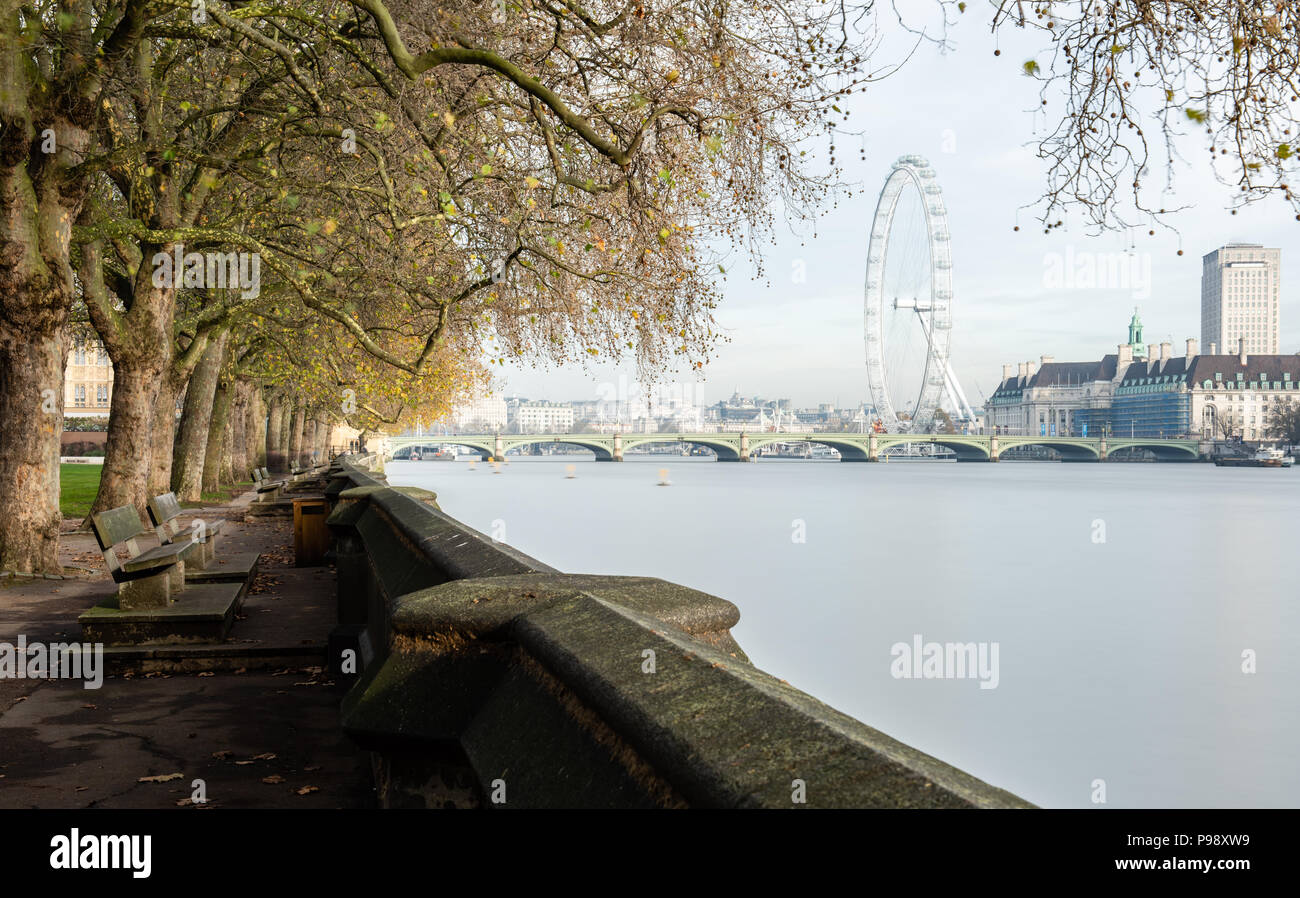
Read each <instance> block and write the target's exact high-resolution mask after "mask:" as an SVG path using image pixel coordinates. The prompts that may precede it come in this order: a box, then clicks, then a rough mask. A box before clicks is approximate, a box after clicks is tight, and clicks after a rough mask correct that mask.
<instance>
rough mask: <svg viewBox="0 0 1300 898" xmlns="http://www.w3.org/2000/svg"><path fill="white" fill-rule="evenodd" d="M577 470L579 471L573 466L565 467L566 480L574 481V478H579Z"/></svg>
mask: <svg viewBox="0 0 1300 898" xmlns="http://www.w3.org/2000/svg"><path fill="white" fill-rule="evenodd" d="M577 470H578V469H577V468H575V467H574V466H573V465H565V466H564V476H565V478H566V479H568V480H572V479H573V478H574V477H577V476H578V475H577V473H576V472H577Z"/></svg>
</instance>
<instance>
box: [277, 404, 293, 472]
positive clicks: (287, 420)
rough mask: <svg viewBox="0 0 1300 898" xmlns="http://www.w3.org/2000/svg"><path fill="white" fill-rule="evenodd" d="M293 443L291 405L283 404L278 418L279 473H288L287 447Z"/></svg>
mask: <svg viewBox="0 0 1300 898" xmlns="http://www.w3.org/2000/svg"><path fill="white" fill-rule="evenodd" d="M292 441H293V403H291V402H285V405H284V412H283V414H282V415H281V416H280V465H281V467H280V473H282V474H287V473H288V472H289V445H290V443H291V442H292Z"/></svg>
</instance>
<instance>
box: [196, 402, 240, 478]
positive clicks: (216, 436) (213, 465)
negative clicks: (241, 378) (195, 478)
mask: <svg viewBox="0 0 1300 898" xmlns="http://www.w3.org/2000/svg"><path fill="white" fill-rule="evenodd" d="M232 392H233V390H232V389H231V384H230V380H229V379H228V378H225V377H221V378H218V380H217V389H216V392H215V393H214V394H213V397H212V424H211V426H210V427H209V428H208V433H207V438H208V445H207V448H206V449H205V450H204V453H203V491H204V492H205V493H215V492H216V491H217V490H219V489H220V488H221V456H222V448H223V446H224V445H225V441H226V431H227V430H228V429H229V428H228V427H227V426H226V425H227V423H228V422H229V420H230V401H231V398H232V397H231V393H232Z"/></svg>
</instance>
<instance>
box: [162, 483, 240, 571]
mask: <svg viewBox="0 0 1300 898" xmlns="http://www.w3.org/2000/svg"><path fill="white" fill-rule="evenodd" d="M145 506H146V507H147V508H148V511H149V521H150V523H152V524H153V529H154V532H155V533H157V534H158V542H159V544H161V545H164V546H169V545H171V544H173V543H174V542H176V541H177V539H178V537H180V536H181V533H182V531H185V530H188V531H189V535H190V547H189V549H187V550H186V552H185V554H184V555H183V556H182V558H181V560H182V561H184V562H185V563H186V564H187V565H189V566H190V567H191V568H205V567H207V566H208V562H209V561H211V560H212V558H213V556H214V555H216V553H217V534H219V533H220V532H221V525H222V523H223V522H222V521H204V520H202V519H197V518H196V519H195V520H194V521H191V522H190V523H189V524H182V523H181V514H182V511H181V503H180V500H179V499H177V498H176V494H175V493H163V494H162V495H161V496H154V497H153V498H152V499H150V500H149V501H148V502H146V503H145Z"/></svg>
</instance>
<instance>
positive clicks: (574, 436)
mask: <svg viewBox="0 0 1300 898" xmlns="http://www.w3.org/2000/svg"><path fill="white" fill-rule="evenodd" d="M796 442H797V443H814V444H818V445H822V446H829V447H830V448H832V449H835V450H836V451H838V452H839V453H840V460H841V461H867V462H871V461H880V460H881V459H882V458H884V457H885V456H886V452H887V450H889V449H891V448H894V447H899V446H909V445H910V446H918V445H919V446H926V445H929V446H932V447H937V448H943V449H947V450H949V451H951V452H952V453H953V454H954V455H956V457H957V460H958V461H998V460H999V458H1001V456H1002V454H1003V453H1005V452H1006V451H1007V450H1009V449H1016V448H1019V447H1024V446H1034V447H1042V448H1047V449H1052V450H1055V451H1056V452H1057V453H1059V454H1060V456H1061V458H1062V459H1063V460H1065V461H1105V460H1106V459H1108V458H1110V457H1111V456H1112V455H1114V454H1115V453H1116V452H1120V451H1123V450H1144V451H1148V452H1150V453H1152V454H1153V455H1154V456H1155V457H1156V459H1157V460H1158V461H1195V460H1197V459H1198V458H1200V457H1201V455H1202V454H1204V452H1205V450H1204V449H1203V447H1202V444H1201V442H1200V441H1198V440H1195V439H1148V438H1142V437H1127V438H1119V437H1114V436H1110V437H1064V436H1060V437H1057V436H1010V435H1006V434H941V433H936V434H908V433H756V434H751V433H613V434H603V433H521V434H502V433H498V434H448V435H439V436H434V435H425V436H399V437H389V438H388V448H387V454H388V455H389V456H391V455H392V454H393V453H395V452H396V451H397V450H399V449H404V448H413V447H420V446H434V445H442V446H448V445H450V446H465V447H467V448H470V449H476V450H478V451H479V452H481V453H482V455H483V458H484V459H485V460H487V459H496V460H498V461H500V460H503V459H504V458H505V454H506V453H507V452H509V451H510V450H512V449H518V448H520V447H524V446H533V445H542V444H551V443H560V444H563V445H568V446H576V447H579V448H582V449H589V450H591V451H592V452H594V453H595V454H596V461H622V460H623V453H625V452H626V451H627V450H629V449H634V448H636V447H638V446H646V445H650V444H660V445H662V444H673V443H684V444H689V445H694V446H705V447H707V448H709V449H711V450H713V451H714V452H715V453H717V456H718V461H751V460H752V459H753V458H754V456H753V453H754V451H755V450H757V449H760V448H762V447H763V446H767V445H769V444H772V443H796Z"/></svg>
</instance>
